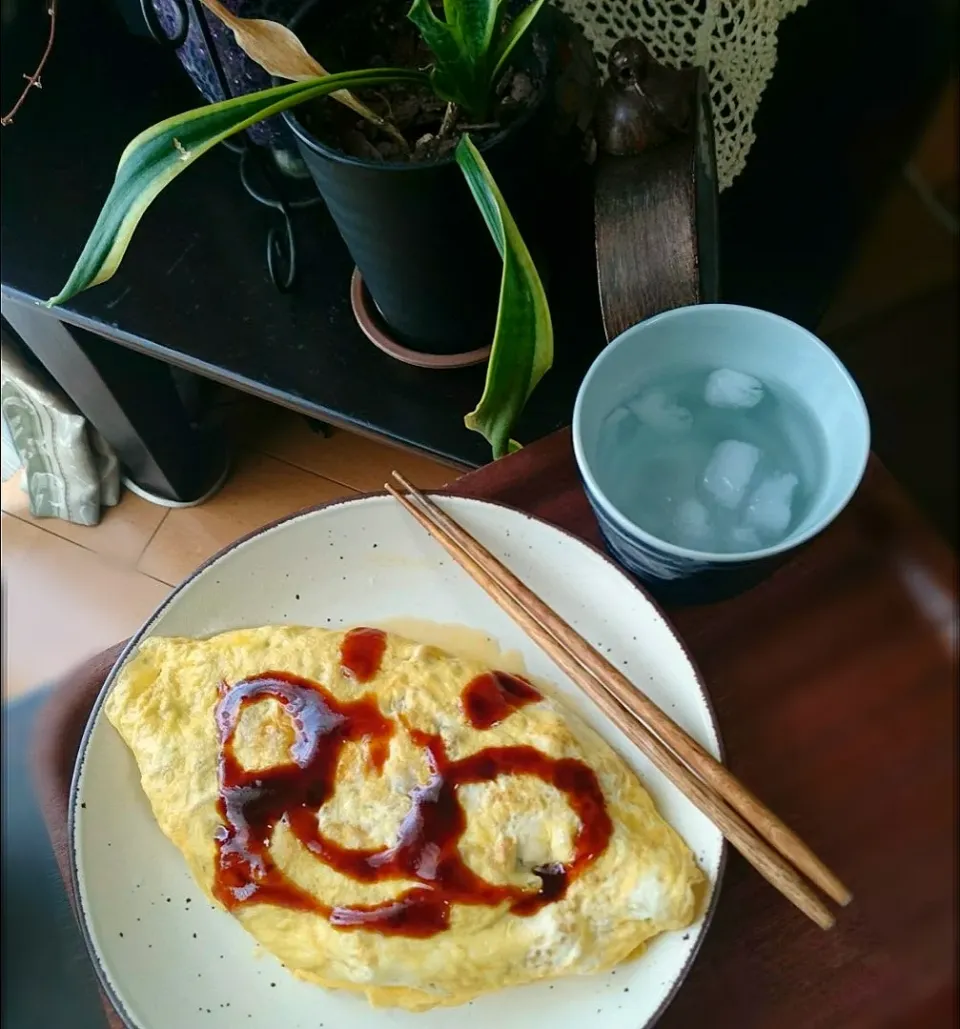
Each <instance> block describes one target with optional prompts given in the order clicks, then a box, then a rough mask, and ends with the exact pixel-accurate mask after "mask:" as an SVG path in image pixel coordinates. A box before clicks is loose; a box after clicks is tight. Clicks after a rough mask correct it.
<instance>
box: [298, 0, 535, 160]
mask: <svg viewBox="0 0 960 1029" xmlns="http://www.w3.org/2000/svg"><path fill="white" fill-rule="evenodd" d="M318 6H319V5H318ZM350 7H351V9H349V10H347V11H345V12H344V13H343V14H342V15H340V16H339V17H335V18H333V19H332V20H325V19H324V18H323V16H322V14H321V13H320V12H319V11H317V10H316V8H315V9H314V10H313V11H312V12H311V13H310V15H309V16H308V17H307V18H306V19H305V20H304V22H303V23H302V24H301V25H299V26H298V35H299V36H300V39H301V40H302V42H303V44H304V46H305V47H306V48H307V50H308V51H309V52H310V53H311V54H313V56H314V57H316V58H317V60H318V61H319V62H320V63H321V64H322V65H323V66H324V67H325V68H326V69H327V71H329V72H337V71H353V70H357V69H361V68H375V67H393V68H397V67H400V68H419V69H423V70H426V69H427V68H428V67H429V66H430V64H431V63H432V61H433V54H432V52H431V51H430V49H429V47H427V45H426V44H425V43H424V42H423V40H422V39H421V37H420V33H419V32H418V30H417V28H416V26H415V25H414V24H413V23H412V22H411V21H410V20H409V19H408V18H407V11H408V10H409V9H410V0H375V2H372V3H367V4H357V5H353V4H351V5H350ZM541 88H542V83H541V82H540V81H539V80H538V79H536V78H535V77H534V76H533V75H531V74H530V73H529V72H527V71H525V70H522V69H518V68H508V69H507V71H506V72H505V73H504V75H503V76H502V78H501V80H500V81H499V82H498V83H497V85H496V89H495V98H494V102H493V103H492V105H491V111H490V116H489V118H488V119H487V120H485V121H484V122H482V123H480V124H478V123H476V122H472V121H471V120H470V118H469V117H468V116H467V115H466V114H465V113H464V112H459V113H458V114H457V116H456V118H455V120H454V121H453V123H452V124H448V125H446V126H444V124H443V123H444V116H445V114H446V112H447V103H446V101H444V100H441V99H440V98H439V97H438V96H437V95H436V94H435V93H434V92H433V90H431V89H430V88H429V87H426V88H420V87H413V88H411V87H410V86H409V85H407V84H398V85H391V86H385V87H383V88H381V89H377V90H370V89H358V90H354V93H355V95H356V96H357V98H358V99H360V100H362V101H363V103H364V104H366V105H367V107H369V108H370V109H371V110H373V111H374V112H375V113H376V114H378V115H379V116H380V117H382V118H386V119H389V121H390V122H391V123H392V124H393V125H394V126H396V128H397V129H399V131H400V133H401V134H402V135H403V137H404V139H405V140H406V141H407V146H406V147H404V146H402V145H401V144H400V143H399V142H397V141H396V140H394V139H392V138H391V137H390V136H389V135H388V134H387V133H385V132H384V131H383V130H382V129H380V128H378V127H377V126H376V125H373V124H372V123H371V122H369V121H367V120H366V119H364V118H361V117H360V116H359V115H358V114H357V113H356V112H355V111H351V110H350V109H349V108H348V107H344V105H343V104H341V103H339V102H338V101H336V100H333V99H331V98H328V97H327V98H323V99H320V100H314V101H311V102H309V103H306V104H304V105H302V106H301V107H300V108H298V109H297V111H296V112H295V114H296V117H297V119H298V120H299V121H300V122H301V124H302V125H303V126H304V128H306V129H307V131H308V132H310V133H311V134H312V135H313V136H315V137H316V138H317V139H318V140H320V141H321V142H323V143H325V144H326V145H327V146H330V147H332V148H334V149H337V150H341V151H343V152H344V153H347V154H349V155H351V156H353V157H359V158H364V159H366V160H382V161H401V162H405V161H434V160H437V159H439V158H441V157H444V156H446V155H447V154H450V153H452V151H453V149H454V148H455V147H456V145H457V143H458V142H459V141H460V138H461V136H463V135H464V133H467V132H469V134H470V138H471V139H472V140H473V141H474V143H476V144H477V145H481V144H482V143H484V142H485V141H487V140H489V139H492V138H493V137H494V136H497V135H499V134H500V133H501V132H503V131H504V130H505V129H506V128H507V127H508V126H509V125H510V123H511V122H513V121H515V120H516V119H517V118H518V117H520V115H522V114H523V113H524V112H525V111H526V110H527V109H528V108H529V107H531V106H532V105H533V104H534V103H535V102H536V100H537V99H538V97H539V93H540V89H541Z"/></svg>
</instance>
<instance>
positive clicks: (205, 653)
mask: <svg viewBox="0 0 960 1029" xmlns="http://www.w3.org/2000/svg"><path fill="white" fill-rule="evenodd" d="M105 710H106V715H107V718H108V719H109V721H110V722H111V723H112V725H113V726H114V727H115V728H116V729H117V731H118V732H119V733H120V735H121V736H122V737H123V739H124V741H125V742H126V743H127V745H128V746H129V747H130V749H131V751H132V752H133V754H134V757H135V758H136V761H137V764H138V765H139V769H140V775H141V782H142V785H143V790H144V792H145V794H146V795H147V798H148V799H149V801H150V804H151V806H152V808H153V813H154V816H155V817H156V820H157V822H158V823H159V826H160V828H161V829H162V830H163V832H164V833H165V834H166V835H167V836H168V837H169V838H170V839H171V840H172V841H173V842H174V844H176V846H177V847H178V848H179V849H180V851H181V852H182V853H183V855H184V857H185V858H186V860H187V864H188V865H189V867H190V870H191V872H192V873H193V875H194V877H195V878H196V880H197V882H198V883H199V884H200V886H201V887H202V889H203V890H204V892H205V893H206V894H207V895H208V896H209V897H210V898H211V900H213V901H214V902H215V903H217V904H218V905H220V906H222V907H224V908H226V909H227V910H228V911H230V912H231V913H232V914H233V916H234V917H235V918H237V920H238V921H239V922H240V923H241V924H242V925H243V927H244V928H245V929H247V930H248V931H249V932H250V933H251V934H252V935H253V936H254V937H255V938H256V939H257V940H258V941H259V943H260V944H262V945H263V946H264V947H265V948H266V949H267V950H269V951H271V952H272V953H273V954H274V955H276V956H277V957H278V958H279V959H280V961H282V962H283V964H284V965H285V966H286V967H287V968H288V969H289V970H290V971H291V972H293V973H294V975H297V976H299V977H301V978H303V979H307V980H309V981H311V982H314V983H318V984H320V985H322V986H326V987H331V988H338V989H348V990H354V991H360V992H363V993H365V994H366V996H367V998H368V1000H369V1001H370V1002H371V1003H372V1004H375V1005H378V1006H379V1005H394V1006H397V1007H401V1008H407V1009H409V1010H425V1009H427V1008H431V1007H434V1006H436V1005H451V1004H462V1003H465V1002H466V1001H468V1000H470V999H472V998H474V997H476V996H478V995H480V994H483V993H487V992H489V991H491V990H496V989H499V988H500V987H503V986H510V985H518V984H522V983H529V982H534V981H537V980H543V979H549V978H553V977H556V976H561V975H572V974H586V973H595V972H602V971H605V970H607V969H609V968H611V967H612V966H613V965H616V964H617V963H618V962H621V961H623V960H624V959H626V958H628V957H631V956H633V955H635V954H636V953H637V952H638V951H639V950H640V949H641V948H642V947H643V945H644V943H645V942H646V941H647V940H649V939H650V938H652V937H653V936H656V935H657V934H658V933H661V932H664V931H666V930H674V929H680V928H683V927H685V926H687V925H689V924H690V923H691V922H692V921H693V919H694V917H695V906H696V905H695V896H694V894H695V888H696V886H697V884H698V883H699V882H700V881H701V879H702V875H701V873H700V871H699V869H698V868H697V866H696V864H695V862H694V859H693V855H692V854H691V853H690V851H689V849H688V848H687V846H686V845H685V844H684V842H683V840H681V838H680V837H679V836H678V835H677V833H676V832H674V830H673V829H672V828H671V827H670V826H669V825H667V823H666V822H665V821H664V820H663V819H662V818H661V817H660V815H659V814H658V813H657V811H656V809H655V808H654V805H653V801H652V800H651V799H650V797H649V796H648V794H647V793H646V791H645V790H644V789H643V787H642V786H641V785H640V782H639V781H638V779H637V777H636V775H635V774H634V772H633V771H632V770H631V769H630V768H629V767H628V766H627V765H626V764H625V763H624V761H623V760H622V759H621V758H620V757H619V756H618V755H617V754H615V753H614V751H613V750H611V748H610V747H609V746H608V745H607V744H606V743H605V742H604V741H603V740H602V739H601V738H600V737H599V736H598V735H597V734H596V733H595V732H594V731H593V730H592V729H590V728H588V727H587V726H586V725H584V724H583V723H582V721H581V720H580V719H579V718H577V717H576V716H575V715H574V714H573V713H571V712H570V711H567V710H565V709H564V707H563V706H562V705H561V704H560V703H559V702H558V701H557V700H556V699H554V698H553V697H551V696H548V695H546V694H544V693H543V692H542V691H541V690H540V689H539V687H534V686H532V685H531V684H530V683H528V682H527V681H526V680H524V679H522V678H520V677H517V676H512V675H508V674H507V673H504V672H498V671H492V670H490V669H489V668H488V667H486V666H485V665H483V664H481V663H479V662H477V661H474V660H468V659H465V658H460V657H455V656H452V655H450V654H447V653H445V652H444V651H442V650H439V649H437V648H435V647H429V646H424V645H422V644H418V643H415V642H413V641H411V640H408V639H405V638H403V637H401V636H397V635H394V634H392V633H385V632H381V631H380V630H375V629H354V630H350V631H349V632H346V633H343V632H334V631H329V630H325V629H317V628H300V627H291V626H282V627H271V626H266V627H262V628H256V629H240V630H236V631H233V632H226V633H223V634H221V635H218V636H214V637H212V638H211V639H207V640H193V639H166V638H160V637H153V638H150V639H147V640H145V641H144V642H143V643H141V645H140V647H139V649H138V650H137V651H136V652H135V653H134V654H133V655H132V656H131V657H130V659H129V660H128V661H127V662H126V663H125V664H124V666H123V668H122V669H121V671H120V673H119V674H118V676H117V679H116V682H115V683H114V686H113V688H112V690H111V691H110V693H109V695H108V697H107V700H106V706H105Z"/></svg>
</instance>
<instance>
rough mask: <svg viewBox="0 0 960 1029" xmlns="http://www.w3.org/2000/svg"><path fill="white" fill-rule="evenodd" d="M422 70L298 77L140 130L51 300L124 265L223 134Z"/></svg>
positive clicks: (411, 77) (408, 78)
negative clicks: (184, 176) (150, 213)
mask: <svg viewBox="0 0 960 1029" xmlns="http://www.w3.org/2000/svg"><path fill="white" fill-rule="evenodd" d="M426 81H427V79H426V76H425V75H423V74H422V73H421V72H417V71H411V70H409V69H404V68H373V69H369V70H366V71H355V72H343V73H340V74H337V75H325V76H323V77H321V78H315V79H307V80H304V81H302V82H293V83H290V84H288V85H284V86H276V87H274V88H273V89H265V90H262V91H261V92H259V93H249V94H247V95H246V96H240V97H235V98H234V99H232V100H225V101H223V102H222V103H219V104H210V105H208V106H206V107H200V108H197V109H196V110H193V111H186V112H185V113H184V114H178V115H175V116H174V117H172V118H167V119H166V120H165V121H162V122H159V123H158V124H156V125H154V126H153V127H152V128H149V129H147V130H146V131H145V132H141V133H140V135H139V136H137V137H136V138H135V139H134V140H133V141H132V142H131V143H130V144H129V146H128V147H127V148H126V150H124V152H123V154H122V156H121V157H120V164H119V165H118V167H117V174H116V177H115V178H114V182H113V187H112V188H111V190H110V193H109V195H108V196H107V199H106V201H105V202H104V205H103V209H102V210H101V212H100V217H99V218H98V219H97V222H96V224H95V225H94V227H93V231H92V232H91V233H90V238H89V239H88V240H87V243H86V246H85V247H84V248H83V252H82V253H81V254H80V258H79V260H78V261H77V264H76V266H75V267H74V269H73V271H72V272H71V274H70V277H69V279H68V280H67V282H66V284H65V285H64V287H63V289H62V290H61V291H60V292H59V293H58V294H57V295H56V296H55V297H52V298H51V299H50V300H48V301H47V306H48V307H50V306H53V305H55V304H62V303H64V302H65V301H66V300H69V299H70V298H71V297H73V296H75V295H76V294H77V293H79V292H80V291H81V290H84V289H88V288H89V287H90V286H95V285H97V284H98V283H101V282H105V281H106V280H107V279H109V278H110V277H111V276H112V275H113V274H114V272H115V271H116V270H117V267H118V265H119V264H120V261H121V259H122V258H123V255H124V254H125V253H126V250H127V246H128V245H129V243H130V238H131V236H132V235H133V232H134V230H135V229H136V227H137V224H138V223H139V221H140V219H141V217H142V216H143V213H144V211H146V209H147V208H148V207H149V206H150V204H151V203H152V202H153V200H154V198H155V197H156V196H157V195H158V194H159V193H160V191H161V190H162V189H163V188H164V187H165V186H166V185H168V184H169V183H170V182H172V181H173V180H174V179H175V178H176V177H177V176H178V175H179V174H180V173H181V172H182V171H185V170H186V169H187V168H188V167H189V166H190V165H191V164H193V162H194V161H196V160H197V158H198V157H200V156H201V155H202V154H205V153H206V152H207V151H208V150H209V149H210V148H211V147H213V146H215V145H216V144H217V143H219V142H221V140H224V139H226V138H227V137H228V136H232V135H233V134H234V133H235V132H239V131H240V130H241V129H245V128H247V127H248V126H250V125H253V124H255V123H256V122H259V121H262V120H263V119H264V118H269V117H271V116H272V115H274V114H278V113H279V112H280V111H284V110H286V109H287V108H290V107H294V106H295V105H297V104H300V103H303V102H304V101H306V100H311V99H313V98H314V97H321V96H327V95H328V94H330V93H333V92H335V91H336V90H338V89H345V88H361V87H365V86H372V87H376V86H384V85H387V84H388V83H392V82H410V83H426Z"/></svg>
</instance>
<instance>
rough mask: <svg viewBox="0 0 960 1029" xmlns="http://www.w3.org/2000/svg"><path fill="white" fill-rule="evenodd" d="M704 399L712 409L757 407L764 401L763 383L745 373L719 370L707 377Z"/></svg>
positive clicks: (725, 369)
mask: <svg viewBox="0 0 960 1029" xmlns="http://www.w3.org/2000/svg"><path fill="white" fill-rule="evenodd" d="M703 399H704V400H705V401H706V402H707V403H708V404H709V405H710V407H741V408H750V407H756V406H757V404H759V403H760V401H761V400H763V383H762V382H761V381H760V380H759V379H755V378H754V377H753V376H752V375H747V374H746V373H745V372H738V371H734V369H732V368H718V369H717V370H716V371H715V372H711V373H710V374H709V375H708V376H707V384H706V387H705V388H704V391H703Z"/></svg>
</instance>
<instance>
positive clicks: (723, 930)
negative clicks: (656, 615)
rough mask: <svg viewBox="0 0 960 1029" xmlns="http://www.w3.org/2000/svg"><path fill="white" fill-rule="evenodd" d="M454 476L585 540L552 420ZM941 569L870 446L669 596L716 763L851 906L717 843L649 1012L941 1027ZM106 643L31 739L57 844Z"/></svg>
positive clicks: (743, 1026)
mask: <svg viewBox="0 0 960 1029" xmlns="http://www.w3.org/2000/svg"><path fill="white" fill-rule="evenodd" d="M451 490H452V491H453V492H455V493H458V494H461V495H464V496H473V497H479V498H489V499H495V500H498V501H501V502H503V503H507V504H511V505H513V506H515V507H517V508H520V509H522V510H525V511H529V512H530V513H532V514H535V515H538V516H539V517H541V518H543V519H545V520H546V521H548V522H552V523H553V524H555V525H558V526H561V527H562V528H565V529H567V530H569V531H571V532H574V533H576V534H577V535H579V536H581V537H583V538H584V539H586V540H588V541H589V542H591V543H594V544H596V543H598V542H599V540H598V534H597V528H596V525H595V523H594V520H593V517H592V515H591V513H590V510H589V508H588V505H587V501H586V498H585V497H584V495H583V492H582V490H581V488H580V485H579V482H578V479H577V474H576V469H575V466H574V463H573V456H572V452H571V446H570V437H569V433H568V432H567V431H563V432H559V433H556V434H554V435H552V436H550V437H549V438H547V439H544V440H541V441H540V442H539V443H537V444H534V445H532V446H530V447H528V448H526V449H525V450H524V451H521V452H520V453H518V454H516V455H514V456H512V457H509V458H506V459H505V460H503V461H499V462H497V463H496V464H493V465H489V466H487V467H486V468H483V469H481V470H479V471H477V472H472V473H471V474H469V475H467V476H464V477H463V478H461V479H459V480H457V482H455V483H454V484H453V485H452V487H451ZM956 573H957V565H956V556H955V554H954V553H953V551H951V550H950V549H949V548H948V547H947V546H946V545H945V544H944V543H943V542H942V541H941V540H940V539H939V537H937V536H936V534H935V533H933V532H932V530H931V529H930V528H929V527H928V526H927V525H926V523H925V522H924V521H923V520H922V518H921V517H920V515H919V514H918V513H917V511H916V510H915V509H914V508H913V506H912V505H911V504H910V503H909V501H908V500H907V499H906V498H905V496H904V494H903V493H902V492H901V490H900V488H899V486H898V485H897V484H896V482H895V481H894V480H893V479H892V478H891V476H890V475H889V473H888V472H887V471H886V470H885V469H884V468H883V467H882V466H881V465H880V464H879V463H878V462H876V461H872V463H871V465H870V467H869V469H868V472H867V476H866V478H865V480H864V482H863V484H862V486H861V488H860V491H859V492H858V494H857V495H856V497H855V498H854V500H853V502H852V503H851V505H850V506H849V508H848V509H847V510H846V511H845V512H844V513H843V514H842V515H841V516H840V517H839V518H838V520H837V521H836V522H835V523H834V524H833V525H832V526H831V527H830V528H828V529H827V530H826V531H825V532H824V533H823V534H822V535H821V536H820V537H818V538H817V539H816V540H814V541H813V542H812V543H810V544H809V545H808V546H806V547H805V548H804V549H803V550H801V551H800V552H799V553H798V554H797V555H796V557H795V558H794V559H793V560H792V561H790V562H789V563H788V564H786V565H784V566H783V567H781V568H780V569H779V570H778V571H777V572H776V573H775V574H774V575H773V576H772V577H771V578H770V579H769V580H767V581H766V582H764V583H763V584H761V585H760V586H758V587H756V588H755V589H753V590H752V591H750V592H749V593H746V594H744V595H742V596H740V597H738V598H735V599H733V600H728V601H725V602H723V603H721V604H716V605H712V606H709V607H702V608H687V609H676V610H670V611H668V612H667V613H668V616H669V617H670V619H671V620H672V622H673V624H674V625H675V626H676V628H677V630H678V632H679V633H680V635H681V636H682V637H683V639H684V641H685V642H686V644H687V646H688V648H689V649H690V651H691V653H692V655H693V657H694V660H695V661H696V663H697V664H698V666H699V668H700V671H701V673H702V675H703V678H704V681H705V682H706V684H707V688H708V689H709V691H710V695H711V698H712V701H713V704H714V707H715V709H716V712H717V717H718V720H719V723H720V730H721V733H722V736H723V741H724V745H725V747H726V754H727V761H728V763H729V765H730V767H731V768H732V770H733V771H734V773H735V774H736V775H737V776H738V777H740V778H741V779H742V780H743V781H744V782H745V783H746V784H747V785H749V786H750V787H751V788H752V789H753V790H754V791H755V792H757V793H758V794H759V795H760V797H761V798H762V799H763V800H764V801H765V802H766V803H768V804H769V805H770V806H771V807H772V808H773V809H774V810H775V811H776V812H777V813H778V814H779V815H780V816H781V817H782V818H783V819H784V820H785V821H787V822H788V824H790V825H791V826H792V827H793V828H794V829H796V830H797V831H798V832H799V833H800V834H801V835H802V836H803V837H804V838H805V839H806V840H807V842H809V843H810V844H811V845H812V846H813V848H814V850H815V851H816V852H817V853H818V854H819V855H820V856H821V857H823V859H824V860H825V861H826V862H827V863H828V865H830V866H831V867H832V868H833V869H835V870H836V872H837V873H838V874H839V875H840V877H841V878H842V879H843V880H844V881H845V882H846V883H847V884H848V885H849V886H850V887H851V889H852V890H853V893H854V901H853V903H852V905H851V906H850V907H849V908H847V909H845V910H843V911H842V912H840V914H839V917H838V920H837V925H836V927H835V928H834V929H833V930H831V931H830V932H826V933H825V932H822V931H821V930H820V929H818V928H816V927H815V926H814V925H813V924H812V923H810V922H808V921H807V920H806V919H805V918H804V916H803V915H801V914H800V913H799V912H798V911H797V910H795V909H794V908H793V907H792V906H791V905H790V904H789V903H788V902H787V901H786V900H784V899H783V897H781V896H780V895H779V894H778V893H777V892H775V891H774V889H773V888H772V887H771V886H769V885H768V884H767V883H766V882H764V881H763V880H762V879H761V878H760V877H759V876H758V875H757V874H756V873H755V872H753V871H752V870H751V869H750V868H749V866H748V865H746V863H745V862H744V861H743V860H741V859H740V857H739V856H738V855H737V854H736V853H731V855H730V859H729V861H728V863H727V868H726V873H725V876H724V881H723V883H722V886H721V891H720V900H719V904H718V906H717V910H716V914H715V917H714V919H713V922H712V924H711V926H710V929H709V931H708V933H707V935H706V938H705V941H704V944H703V947H702V949H701V951H700V954H699V956H698V957H697V959H696V961H695V963H694V965H693V967H692V970H691V972H690V974H689V977H688V978H687V980H686V982H685V983H684V985H683V986H682V988H681V989H680V991H679V993H678V995H677V997H676V998H675V999H674V1001H673V1003H672V1004H671V1006H670V1007H669V1008H668V1009H667V1011H666V1013H665V1014H664V1015H663V1018H662V1020H661V1021H660V1023H659V1029H690V1027H692V1026H709V1027H711V1029H715V1027H719V1029H724V1027H727V1026H729V1027H731V1029H734V1027H735V1029H818V1027H822V1029H861V1027H862V1029H941V1027H942V1029H946V1027H947V1026H948V1025H953V1024H955V1011H954V1009H955V1004H956V967H955V953H954V947H955V934H956V915H957V912H956V874H955V873H956V865H955V861H956V839H955V835H956V793H955V786H956V774H955V773H956V746H957V733H956V710H955V697H956V681H957V628H958V626H957V581H956ZM115 654H116V652H112V653H108V654H106V655H103V656H101V658H99V659H98V660H97V661H94V662H92V663H91V664H90V665H88V666H86V667H85V668H84V669H81V670H79V671H78V672H77V674H75V675H74V676H72V677H70V678H69V679H68V680H66V681H65V682H64V683H63V684H62V686H61V687H60V689H59V690H58V692H57V694H56V695H55V697H54V699H53V701H52V702H51V705H50V707H49V708H48V711H47V713H46V718H45V719H44V720H43V722H42V731H41V732H40V733H39V734H38V738H37V747H36V769H37V776H38V780H39V783H40V786H41V795H42V797H43V803H44V807H45V814H46V817H47V820H48V825H49V827H50V830H51V834H52V836H53V839H54V842H55V846H56V847H57V849H58V852H59V854H60V856H61V858H62V857H63V856H64V855H65V849H64V848H65V846H66V810H67V798H68V790H69V783H70V773H71V771H72V766H73V761H74V757H75V754H76V750H77V746H78V744H79V738H80V733H81V731H82V728H83V724H84V722H85V720H86V717H87V715H88V713H89V710H90V707H91V705H92V702H93V699H94V697H95V696H96V692H97V690H98V688H99V686H100V684H102V682H103V679H104V677H105V675H106V673H107V671H108V670H109V667H110V664H111V661H112V658H113V657H114V656H115ZM112 1024H113V1025H119V1023H118V1022H113V1023H112Z"/></svg>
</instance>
